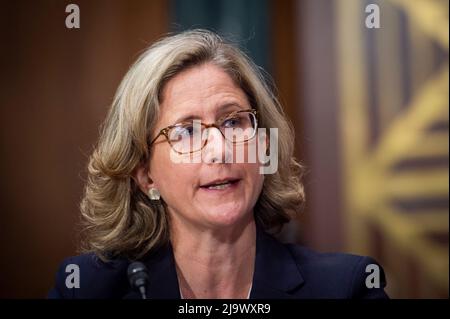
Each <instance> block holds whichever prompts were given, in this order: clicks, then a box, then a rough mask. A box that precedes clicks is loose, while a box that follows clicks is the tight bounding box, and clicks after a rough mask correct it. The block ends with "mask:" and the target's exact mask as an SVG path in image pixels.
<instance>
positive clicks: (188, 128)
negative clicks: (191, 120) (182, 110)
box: [172, 125, 194, 140]
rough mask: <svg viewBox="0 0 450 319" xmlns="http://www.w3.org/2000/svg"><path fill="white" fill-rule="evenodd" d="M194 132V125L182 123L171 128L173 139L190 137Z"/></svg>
mask: <svg viewBox="0 0 450 319" xmlns="http://www.w3.org/2000/svg"><path fill="white" fill-rule="evenodd" d="M193 134H194V127H193V126H192V125H183V126H178V127H175V128H174V130H173V136H172V138H173V139H176V140H178V139H180V138H185V137H191V136H192V135H193Z"/></svg>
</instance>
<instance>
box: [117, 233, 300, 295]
mask: <svg viewBox="0 0 450 319" xmlns="http://www.w3.org/2000/svg"><path fill="white" fill-rule="evenodd" d="M256 229H257V231H256V258H255V269H254V274H253V284H252V290H251V293H250V298H251V299H289V298H293V295H292V293H293V292H294V291H295V290H296V289H298V288H299V287H300V286H301V285H302V284H303V283H304V280H303V277H302V276H301V273H300V270H299V268H298V266H297V264H296V262H295V260H294V258H293V256H292V255H291V253H290V251H289V250H288V249H287V248H286V246H285V245H283V244H281V243H280V242H278V241H277V240H276V239H274V238H273V237H272V236H270V235H269V234H267V233H266V232H265V231H264V230H263V229H262V228H261V227H257V228H256ZM143 262H144V263H145V264H146V266H147V268H148V272H149V276H150V279H149V284H148V286H147V298H149V299H180V298H181V296H180V288H179V285H178V278H177V273H176V268H175V258H174V255H173V250H172V246H171V245H170V244H167V245H165V246H163V247H161V248H160V249H158V250H157V251H156V252H155V253H153V254H151V255H149V256H148V257H147V258H145V259H144V260H143ZM124 298H126V299H130V298H132V299H135V298H140V296H139V294H138V293H137V292H135V291H133V290H132V289H131V288H129V290H128V291H127V292H126V293H125V295H124Z"/></svg>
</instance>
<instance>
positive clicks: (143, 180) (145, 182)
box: [132, 162, 156, 194]
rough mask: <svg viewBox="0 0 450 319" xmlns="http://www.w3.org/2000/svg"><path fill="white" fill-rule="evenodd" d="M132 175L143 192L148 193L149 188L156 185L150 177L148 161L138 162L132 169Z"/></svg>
mask: <svg viewBox="0 0 450 319" xmlns="http://www.w3.org/2000/svg"><path fill="white" fill-rule="evenodd" d="M132 177H133V179H134V181H135V182H136V184H137V185H138V186H139V188H140V189H141V191H142V192H143V193H144V194H148V190H149V189H150V188H154V187H156V186H155V183H154V181H153V180H152V178H151V177H150V172H149V168H148V162H142V163H139V165H138V166H137V167H136V168H135V169H134V171H133V175H132Z"/></svg>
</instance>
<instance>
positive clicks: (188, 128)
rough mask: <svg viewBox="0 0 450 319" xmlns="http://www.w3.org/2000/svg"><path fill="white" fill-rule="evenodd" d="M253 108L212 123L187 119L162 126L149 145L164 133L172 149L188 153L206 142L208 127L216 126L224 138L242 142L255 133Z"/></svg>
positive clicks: (201, 146) (199, 148)
mask: <svg viewBox="0 0 450 319" xmlns="http://www.w3.org/2000/svg"><path fill="white" fill-rule="evenodd" d="M256 114H257V112H256V110H255V109H246V110H240V111H235V112H232V113H230V114H228V115H226V116H224V117H222V118H220V119H219V120H217V121H216V123H213V124H205V123H202V122H201V121H199V120H193V121H187V122H183V123H179V124H175V125H170V126H168V127H166V128H163V129H162V130H161V131H159V133H158V134H157V135H156V136H155V138H154V139H153V140H152V141H151V142H150V144H149V146H150V147H151V146H152V145H153V144H154V143H155V141H156V139H157V138H158V137H160V136H161V135H164V136H165V138H166V140H167V141H168V142H169V144H170V146H171V147H172V149H173V150H174V151H175V152H177V153H178V154H189V153H194V152H197V151H200V150H201V149H203V148H204V147H205V145H206V143H207V142H208V134H209V129H210V128H212V127H215V128H217V129H218V130H219V131H220V133H221V134H222V136H223V137H224V138H225V140H227V141H229V142H231V143H233V144H238V143H244V142H247V141H249V140H251V139H252V138H253V137H255V135H256V130H257V128H258V121H257V119H256Z"/></svg>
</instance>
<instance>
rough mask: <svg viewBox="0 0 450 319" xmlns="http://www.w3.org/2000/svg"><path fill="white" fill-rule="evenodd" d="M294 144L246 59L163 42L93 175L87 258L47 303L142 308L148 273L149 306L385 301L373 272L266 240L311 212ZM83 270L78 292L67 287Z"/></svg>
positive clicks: (128, 82)
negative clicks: (124, 302)
mask: <svg viewBox="0 0 450 319" xmlns="http://www.w3.org/2000/svg"><path fill="white" fill-rule="evenodd" d="M258 128H266V129H269V128H272V129H273V128H276V129H277V130H270V131H269V132H268V134H267V136H266V135H261V134H259V132H260V130H258ZM230 132H231V133H230ZM276 133H277V134H276ZM292 136H293V132H292V129H291V127H290V126H289V124H288V122H287V120H286V118H285V115H284V114H283V111H282V108H281V107H280V105H279V103H278V101H277V99H276V98H275V97H274V95H273V93H272V92H271V90H270V89H269V87H268V86H267V85H266V83H265V81H264V79H263V77H262V75H261V73H260V72H259V71H258V68H257V67H256V66H255V65H254V64H253V63H252V62H251V61H250V60H249V59H248V58H247V57H246V56H245V55H244V54H243V53H242V52H241V51H240V50H239V49H237V48H236V47H234V46H232V45H231V44H228V43H226V42H225V41H223V40H222V39H221V38H220V37H219V36H217V35H216V34H214V33H212V32H209V31H204V30H193V31H187V32H184V33H181V34H178V35H174V36H169V37H167V38H164V39H162V40H160V41H159V42H157V43H156V44H154V45H153V46H151V47H150V48H149V49H148V50H147V51H146V52H144V53H143V54H142V56H141V57H140V58H139V59H138V61H137V62H136V63H135V64H134V65H133V66H132V67H131V69H130V70H129V71H128V73H127V75H126V76H125V78H124V79H123V81H122V83H121V84H120V87H119V89H118V91H117V94H116V97H115V99H114V102H113V104H112V107H111V109H110V111H109V113H108V116H107V118H106V121H105V123H104V125H103V127H102V132H101V136H100V140H99V143H98V145H97V147H96V149H95V150H94V152H93V154H92V156H91V158H90V162H89V168H88V170H89V171H88V182H87V185H86V189H85V195H84V199H83V201H82V203H81V211H82V216H83V221H84V226H85V227H84V243H85V246H84V250H85V254H83V255H80V256H76V257H73V258H69V259H67V260H65V261H64V262H63V263H62V265H61V267H60V270H59V272H58V275H57V279H56V286H55V288H54V289H53V290H52V291H51V292H50V295H49V296H50V297H51V298H139V297H140V296H141V295H140V294H139V293H138V292H137V291H135V290H134V289H133V288H132V287H131V285H130V283H129V281H128V277H127V268H128V267H129V264H130V263H131V262H132V261H136V260H139V261H142V263H143V264H144V265H145V267H146V268H147V273H148V277H149V278H148V279H147V280H146V282H145V284H144V287H145V292H146V294H145V296H146V297H147V298H242V299H244V298H359V297H361V298H363V297H366V298H385V297H387V296H386V294H385V293H384V290H383V287H384V285H385V284H384V276H383V272H382V270H381V279H380V280H381V282H380V283H379V285H378V286H377V287H379V288H370V287H367V285H366V277H367V275H368V273H366V266H367V265H369V264H375V262H374V261H373V260H372V259H370V258H368V257H360V256H353V255H345V254H320V253H316V252H313V251H310V250H308V249H306V248H303V247H300V246H296V245H283V244H281V243H279V242H278V241H276V240H275V239H274V238H273V237H271V236H270V235H269V234H268V233H267V232H268V231H270V230H273V229H277V228H280V227H281V226H282V225H283V224H284V223H286V222H287V221H289V219H290V218H291V216H293V214H295V213H296V212H297V211H298V210H299V209H300V208H301V206H302V204H303V202H304V193H303V187H302V185H301V183H300V180H299V178H300V175H301V166H300V165H299V164H298V163H297V162H296V161H295V159H294V158H293V140H292ZM273 144H276V150H277V152H276V153H275V154H273V152H272V154H270V162H272V163H274V162H276V163H278V165H277V167H278V169H277V170H276V171H275V172H274V173H273V174H263V173H262V172H263V170H261V168H262V167H263V166H264V165H267V163H265V164H264V163H262V162H261V161H259V160H257V161H252V160H249V158H250V156H251V155H250V154H252V152H255V150H257V151H256V152H257V153H258V154H261V153H263V154H268V153H270V151H271V150H272V146H273ZM269 146H270V148H269ZM242 154H244V155H246V160H243V161H242V160H240V161H238V160H237V159H238V158H239V155H242ZM258 159H260V157H259V156H258ZM73 264H74V265H76V266H77V267H78V268H79V272H80V273H79V274H80V276H79V285H78V286H79V287H78V288H76V287H75V288H74V287H73V286H71V285H68V284H67V280H68V275H69V273H68V272H66V271H67V266H68V265H73Z"/></svg>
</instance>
